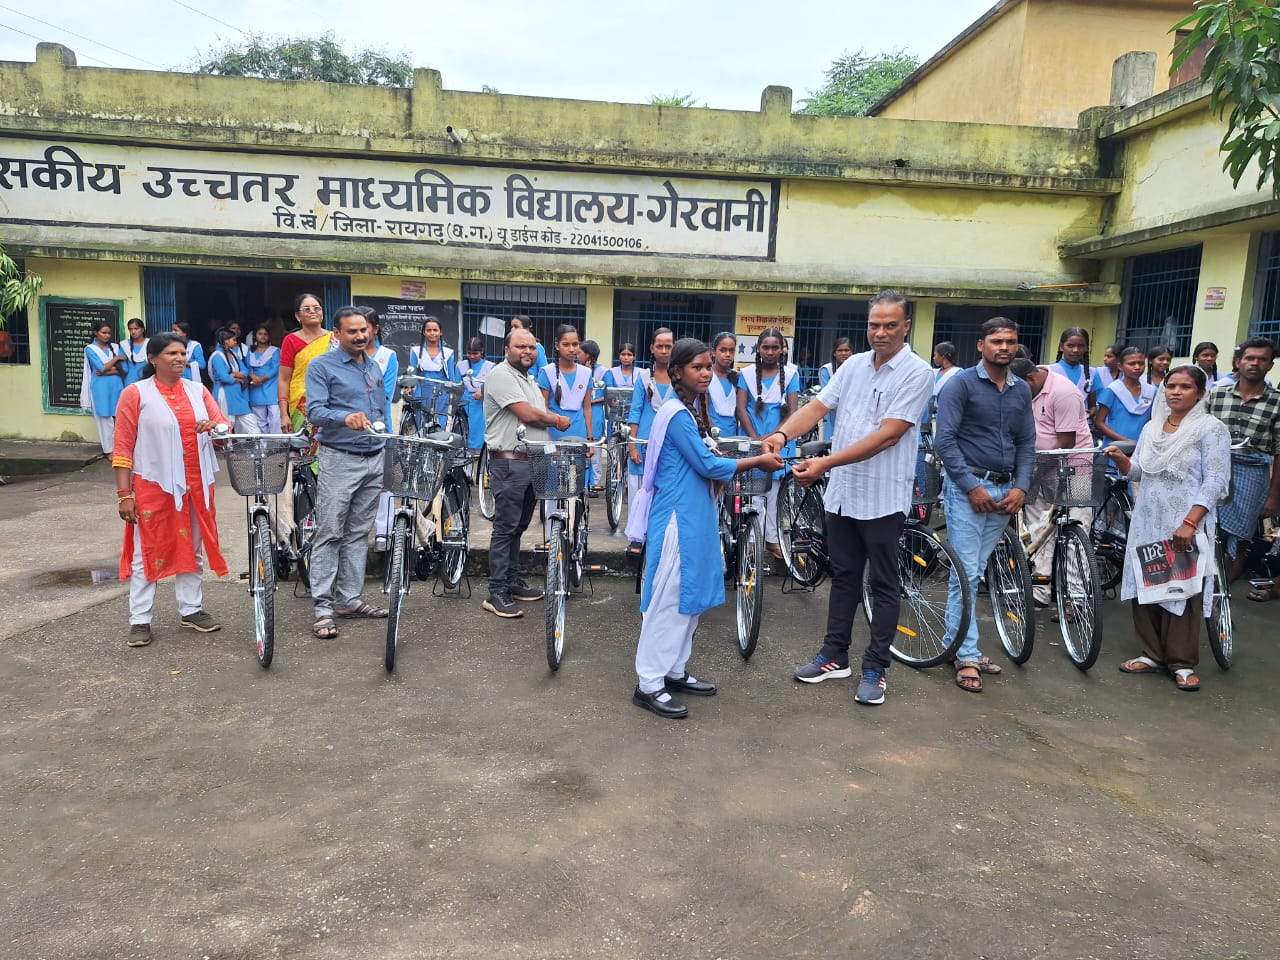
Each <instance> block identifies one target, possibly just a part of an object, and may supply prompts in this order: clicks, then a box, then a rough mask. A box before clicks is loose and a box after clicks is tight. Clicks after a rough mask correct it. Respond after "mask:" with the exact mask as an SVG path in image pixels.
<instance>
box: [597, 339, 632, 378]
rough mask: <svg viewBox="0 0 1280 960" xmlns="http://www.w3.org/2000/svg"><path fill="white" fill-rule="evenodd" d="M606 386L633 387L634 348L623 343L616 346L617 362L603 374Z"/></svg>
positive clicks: (629, 344)
mask: <svg viewBox="0 0 1280 960" xmlns="http://www.w3.org/2000/svg"><path fill="white" fill-rule="evenodd" d="M604 385H605V386H606V387H634V386H635V385H636V348H635V345H634V344H631V343H624V344H623V345H622V346H621V347H619V348H618V364H617V366H614V367H610V368H609V369H608V371H607V372H606V373H605V375H604Z"/></svg>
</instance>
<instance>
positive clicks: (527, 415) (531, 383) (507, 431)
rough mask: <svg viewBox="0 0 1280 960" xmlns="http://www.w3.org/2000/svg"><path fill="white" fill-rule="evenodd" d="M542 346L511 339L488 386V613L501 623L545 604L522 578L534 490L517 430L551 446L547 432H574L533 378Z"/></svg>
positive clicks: (515, 333) (513, 335)
mask: <svg viewBox="0 0 1280 960" xmlns="http://www.w3.org/2000/svg"><path fill="white" fill-rule="evenodd" d="M537 355H538V341H537V340H536V339H535V338H534V336H533V334H532V333H530V332H529V331H528V330H524V329H520V328H516V329H513V330H512V331H511V332H510V333H509V334H507V343H506V362H504V363H500V364H498V365H497V366H496V367H494V368H493V370H492V371H491V372H490V373H489V377H488V379H486V380H485V384H484V423H485V427H484V442H485V446H487V447H488V448H489V485H490V488H491V489H492V490H493V501H494V513H493V537H492V538H491V539H490V541H489V596H488V598H487V599H486V600H485V602H484V608H485V609H486V610H488V611H489V612H490V613H493V614H497V615H498V616H499V617H519V616H523V615H524V611H523V610H522V609H520V607H519V606H517V605H516V601H517V600H541V599H542V591H541V590H539V589H538V588H537V587H533V586H530V585H529V584H527V583H525V582H524V581H523V580H521V579H520V577H519V575H518V574H519V570H520V537H521V535H523V534H524V532H525V530H527V529H529V522H530V521H531V520H532V519H533V508H534V504H535V503H537V499H536V498H535V497H534V495H533V484H532V482H531V480H530V478H529V459H528V456H527V455H526V454H524V453H521V452H520V451H518V450H517V449H516V447H517V445H518V442H519V441H517V439H516V430H517V428H518V427H519V426H520V425H521V424H524V426H525V430H526V431H527V433H526V437H525V439H526V440H530V441H535V440H547V439H549V437H548V435H547V427H555V428H556V429H557V430H568V429H569V418H568V417H562V416H559V415H558V414H554V413H548V412H547V403H546V401H545V400H544V399H543V397H542V391H541V390H539V389H538V384H537V381H535V380H534V379H533V377H531V376H530V375H529V371H530V370H532V369H533V364H534V361H535V360H536V359H537Z"/></svg>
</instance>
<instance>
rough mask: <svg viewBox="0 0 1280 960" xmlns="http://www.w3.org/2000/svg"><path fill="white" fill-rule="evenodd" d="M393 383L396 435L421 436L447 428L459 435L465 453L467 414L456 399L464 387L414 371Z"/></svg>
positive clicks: (459, 397)
mask: <svg viewBox="0 0 1280 960" xmlns="http://www.w3.org/2000/svg"><path fill="white" fill-rule="evenodd" d="M396 383H397V384H399V386H400V388H401V390H400V399H401V404H402V406H401V409H400V431H399V432H400V436H402V437H425V436H427V435H428V434H431V433H435V432H437V431H440V430H447V431H449V432H451V433H457V434H459V435H460V436H461V437H462V451H463V453H464V454H465V453H466V449H467V426H468V423H467V414H466V411H465V410H463V409H461V405H460V404H459V403H458V401H459V400H460V399H461V398H462V394H463V392H464V391H465V390H466V388H465V387H464V386H463V385H462V384H460V383H454V382H452V381H450V380H437V379H435V378H433V377H424V376H421V375H419V374H416V373H406V374H404V375H403V376H401V377H400V379H399V380H397V381H396ZM459 428H461V429H459Z"/></svg>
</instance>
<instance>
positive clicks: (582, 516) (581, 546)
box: [568, 500, 591, 590]
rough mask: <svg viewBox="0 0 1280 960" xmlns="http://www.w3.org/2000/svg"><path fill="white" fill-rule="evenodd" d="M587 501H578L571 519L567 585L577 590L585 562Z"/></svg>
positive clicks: (587, 517)
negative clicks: (574, 515) (575, 511)
mask: <svg viewBox="0 0 1280 960" xmlns="http://www.w3.org/2000/svg"><path fill="white" fill-rule="evenodd" d="M588 509H589V508H588V507H587V501H586V500H579V501H578V510H577V516H576V517H575V518H574V521H573V541H572V544H571V547H572V549H571V551H570V554H569V563H568V569H569V587H570V588H571V589H573V590H577V589H579V588H580V587H581V586H582V573H583V570H584V569H585V567H586V562H587V537H588V535H589V533H590V529H591V528H590V527H589V525H588V523H587V521H588V519H589V513H588Z"/></svg>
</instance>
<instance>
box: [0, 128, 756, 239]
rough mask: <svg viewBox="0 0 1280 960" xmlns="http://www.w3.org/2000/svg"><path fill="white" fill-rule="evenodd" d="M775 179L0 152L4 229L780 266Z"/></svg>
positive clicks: (2, 148) (115, 148) (27, 144)
mask: <svg viewBox="0 0 1280 960" xmlns="http://www.w3.org/2000/svg"><path fill="white" fill-rule="evenodd" d="M777 213H778V182H777V181H774V180H732V179H702V178H692V177H664V176H661V175H645V174H634V173H625V174H624V173H618V174H615V173H600V172H597V171H587V170H563V169H541V168H527V167H522V168H505V167H488V166H463V165H449V164H434V165H422V164H418V163H406V162H404V161H400V160H384V159H377V160H374V159H369V160H364V159H351V158H333V157H323V158H321V157H314V156H299V155H291V154H290V155H286V154H271V153H222V152H213V151H201V150H186V149H178V148H171V147H145V146H121V145H116V144H98V143H70V142H62V143H50V142H49V141H35V140H21V139H12V140H3V141H0V223H5V222H7V223H26V224H38V225H47V226H88V225H97V226H102V227H105V228H109V229H115V228H119V229H144V230H168V231H173V232H185V233H196V234H210V235H240V236H261V237H288V238H291V239H294V238H296V239H300V240H327V241H335V240H336V241H365V242H368V241H374V242H378V243H410V244H412V243H423V244H439V245H443V244H457V245H462V246H468V247H488V248H495V249H508V250H529V251H535V252H547V253H557V254H591V255H599V254H629V255H650V256H675V257H711V258H717V259H736V260H772V259H773V256H774V237H775V235H776V225H777Z"/></svg>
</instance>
